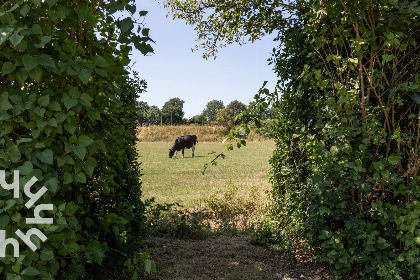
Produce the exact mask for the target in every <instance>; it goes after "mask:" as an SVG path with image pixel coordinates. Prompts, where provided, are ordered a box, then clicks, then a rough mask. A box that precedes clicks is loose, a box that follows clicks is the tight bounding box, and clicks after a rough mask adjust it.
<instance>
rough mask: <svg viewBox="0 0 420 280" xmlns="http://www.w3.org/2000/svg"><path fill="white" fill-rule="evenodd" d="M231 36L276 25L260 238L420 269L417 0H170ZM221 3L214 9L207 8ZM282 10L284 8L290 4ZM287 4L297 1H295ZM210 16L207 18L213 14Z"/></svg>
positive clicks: (352, 260)
mask: <svg viewBox="0 0 420 280" xmlns="http://www.w3.org/2000/svg"><path fill="white" fill-rule="evenodd" d="M167 6H169V7H171V9H172V13H173V14H174V17H178V18H183V19H185V20H187V22H188V23H190V24H193V25H195V26H196V29H197V32H198V35H199V38H200V39H202V40H204V41H205V42H204V43H203V44H202V46H204V47H205V48H207V50H208V52H207V53H206V55H205V56H209V55H214V54H215V49H216V48H217V47H219V45H218V39H220V40H221V41H222V43H221V45H224V44H229V43H232V42H235V41H240V40H243V38H245V37H246V36H248V38H249V39H250V40H255V39H256V38H259V37H260V36H262V35H263V34H264V33H265V32H272V31H273V30H277V31H278V33H279V40H280V46H279V48H278V50H277V52H276V53H274V56H273V64H274V65H275V70H276V72H277V74H278V76H279V79H280V83H279V87H278V89H276V91H274V92H273V93H270V92H269V91H268V90H267V89H262V90H261V92H260V94H259V95H257V96H256V97H257V101H256V102H255V103H254V104H252V108H251V109H252V110H253V111H258V109H263V108H266V107H267V106H268V104H270V103H271V104H274V108H275V109H276V111H277V112H278V115H277V120H276V121H275V123H274V124H273V125H272V126H271V127H269V128H268V131H270V133H271V135H272V136H273V137H274V138H275V139H276V150H275V152H274V155H273V158H272V160H271V163H272V166H273V169H272V177H271V180H272V183H273V198H274V202H275V203H274V207H273V211H272V220H269V221H262V222H261V223H260V224H259V227H257V231H256V237H257V240H259V241H261V242H275V243H277V246H278V247H281V248H283V249H291V248H293V247H296V244H302V245H305V246H306V248H307V250H308V252H309V253H311V254H312V256H313V257H314V258H315V259H317V260H320V261H322V262H326V263H329V264H330V267H331V269H332V270H333V271H335V273H336V275H337V276H339V275H342V274H345V273H350V272H357V273H358V274H359V275H360V276H362V277H363V278H366V279H378V278H381V279H418V275H420V229H419V224H420V218H419V217H420V203H419V199H420V185H419V169H420V147H419V145H420V141H419V140H420V75H419V73H420V60H419V57H420V45H419V44H418V42H419V40H420V28H419V27H420V26H419V24H420V21H419V16H420V5H419V2H418V1H394V0H369V1H367V0H366V1H365V0H360V1H354V0H347V1H327V0H325V1H323V0H321V1H318V0H317V1H315V0H314V1H312V0H306V1H303V0H302V1H299V0H298V1H289V3H287V4H285V3H283V2H282V1H271V2H265V1H226V2H225V1H218V0H213V1H204V2H202V1H185V2H184V1H176V0H173V1H167ZM208 9H210V10H208ZM282 10H283V11H282ZM284 10H287V12H284ZM205 16H208V18H207V19H205V18H204V17H205Z"/></svg>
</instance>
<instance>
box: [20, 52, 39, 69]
mask: <svg viewBox="0 0 420 280" xmlns="http://www.w3.org/2000/svg"><path fill="white" fill-rule="evenodd" d="M22 62H23V66H25V68H26V70H27V71H28V72H29V71H31V70H32V69H34V68H35V67H36V66H37V65H38V57H36V56H31V55H29V54H25V55H24V56H23V57H22Z"/></svg>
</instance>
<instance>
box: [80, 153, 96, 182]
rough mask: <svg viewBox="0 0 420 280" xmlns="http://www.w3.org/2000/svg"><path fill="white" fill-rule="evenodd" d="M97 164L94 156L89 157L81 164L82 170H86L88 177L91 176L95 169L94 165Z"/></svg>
mask: <svg viewBox="0 0 420 280" xmlns="http://www.w3.org/2000/svg"><path fill="white" fill-rule="evenodd" d="M97 165H98V162H97V161H96V159H95V158H93V157H89V158H88V159H87V160H86V162H85V163H84V164H83V170H84V171H85V172H86V174H87V175H89V177H92V175H93V171H94V170H95V167H96V166H97Z"/></svg>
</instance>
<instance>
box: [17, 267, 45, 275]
mask: <svg viewBox="0 0 420 280" xmlns="http://www.w3.org/2000/svg"><path fill="white" fill-rule="evenodd" d="M39 274H41V273H40V272H39V270H38V269H36V268H33V267H27V268H25V269H24V270H23V271H22V275H27V276H35V275H39Z"/></svg>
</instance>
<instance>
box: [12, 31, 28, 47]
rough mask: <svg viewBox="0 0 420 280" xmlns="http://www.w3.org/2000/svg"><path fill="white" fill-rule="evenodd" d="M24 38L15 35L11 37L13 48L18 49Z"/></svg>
mask: <svg viewBox="0 0 420 280" xmlns="http://www.w3.org/2000/svg"><path fill="white" fill-rule="evenodd" d="M23 38H24V37H23V36H21V35H19V34H17V33H15V34H13V35H12V36H10V37H9V40H10V42H11V43H12V45H13V47H16V46H17V45H19V44H20V42H21V41H22V39H23Z"/></svg>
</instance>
